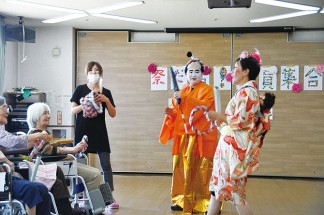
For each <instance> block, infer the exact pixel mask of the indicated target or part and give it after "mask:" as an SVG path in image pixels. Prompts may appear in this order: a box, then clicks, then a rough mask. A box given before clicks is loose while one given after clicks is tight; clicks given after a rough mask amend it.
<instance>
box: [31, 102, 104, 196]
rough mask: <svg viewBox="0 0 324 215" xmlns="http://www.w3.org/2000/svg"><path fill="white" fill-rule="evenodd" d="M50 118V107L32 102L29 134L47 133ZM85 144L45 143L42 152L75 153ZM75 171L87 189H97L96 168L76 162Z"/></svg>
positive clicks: (84, 147) (97, 177)
mask: <svg viewBox="0 0 324 215" xmlns="http://www.w3.org/2000/svg"><path fill="white" fill-rule="evenodd" d="M49 120H50V108H49V106H48V105H47V104H45V103H40V102H37V103H34V104H32V105H30V106H29V107H28V110H27V123H28V126H29V129H30V130H29V134H36V133H43V132H45V133H47V134H50V133H49V132H48V131H47V126H48V125H49ZM86 149H87V144H86V143H85V142H83V141H81V142H79V143H78V144H76V145H75V146H74V147H61V146H60V145H59V144H57V143H47V144H46V149H44V150H43V153H45V154H48V155H56V154H67V153H69V154H77V153H78V152H80V151H82V152H83V151H85V150H86ZM77 173H78V175H79V176H81V177H82V178H83V179H84V181H85V183H86V186H87V188H88V191H91V190H94V189H99V187H100V176H101V171H100V170H99V169H97V168H94V167H91V166H87V165H84V164H81V163H77Z"/></svg>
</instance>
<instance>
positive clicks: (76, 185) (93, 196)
mask: <svg viewBox="0 0 324 215" xmlns="http://www.w3.org/2000/svg"><path fill="white" fill-rule="evenodd" d="M51 163H56V164H57V165H58V166H59V167H60V168H61V169H62V171H63V173H64V175H65V178H66V179H67V180H68V182H69V184H70V186H69V187H70V195H71V198H70V202H71V205H72V208H78V207H79V208H83V209H85V210H86V212H87V214H88V215H92V214H101V213H103V212H104V211H105V208H106V201H105V200H104V197H103V195H102V191H101V190H100V189H95V190H92V191H90V192H89V191H88V188H87V186H86V183H85V181H84V179H83V178H82V177H81V176H80V175H78V174H77V166H78V163H81V164H86V165H87V163H88V158H87V156H86V155H85V154H84V153H79V154H78V155H77V156H75V155H72V154H60V155H55V156H53V155H50V156H48V155H46V156H44V155H37V157H36V160H35V168H34V170H33V171H32V175H31V176H30V178H31V180H33V179H34V178H35V174H36V172H37V171H35V169H36V167H38V166H39V165H44V164H51ZM108 186H109V185H108ZM108 189H109V190H106V193H111V190H110V188H108ZM80 194H81V195H80ZM111 199H112V197H111ZM111 199H109V200H108V201H112V200H111Z"/></svg>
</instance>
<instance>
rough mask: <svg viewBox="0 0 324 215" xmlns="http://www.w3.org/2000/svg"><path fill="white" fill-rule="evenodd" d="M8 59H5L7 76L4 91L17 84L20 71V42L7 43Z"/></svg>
mask: <svg viewBox="0 0 324 215" xmlns="http://www.w3.org/2000/svg"><path fill="white" fill-rule="evenodd" d="M5 53H6V59H5V76H4V88H3V89H4V91H6V90H8V89H12V88H14V87H16V86H17V77H18V75H17V72H18V69H17V68H18V64H17V62H18V43H14V42H7V43H6V50H5Z"/></svg>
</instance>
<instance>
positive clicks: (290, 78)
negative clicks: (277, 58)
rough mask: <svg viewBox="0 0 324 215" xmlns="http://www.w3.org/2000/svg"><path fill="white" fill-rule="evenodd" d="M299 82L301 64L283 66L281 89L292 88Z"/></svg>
mask: <svg viewBox="0 0 324 215" xmlns="http://www.w3.org/2000/svg"><path fill="white" fill-rule="evenodd" d="M298 83H299V66H281V76H280V90H292V86H293V84H298Z"/></svg>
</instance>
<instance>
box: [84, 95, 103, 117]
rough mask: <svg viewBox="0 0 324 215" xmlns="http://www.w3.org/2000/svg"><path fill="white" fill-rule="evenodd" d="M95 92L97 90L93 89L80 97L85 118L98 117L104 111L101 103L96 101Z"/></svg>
mask: <svg viewBox="0 0 324 215" xmlns="http://www.w3.org/2000/svg"><path fill="white" fill-rule="evenodd" d="M95 93H96V92H94V91H91V92H90V93H89V94H88V95H86V96H85V97H82V98H81V99H80V104H81V106H82V111H83V117H84V118H94V117H97V116H98V114H100V113H102V105H101V103H99V104H97V103H96V102H95V101H94V96H95Z"/></svg>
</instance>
